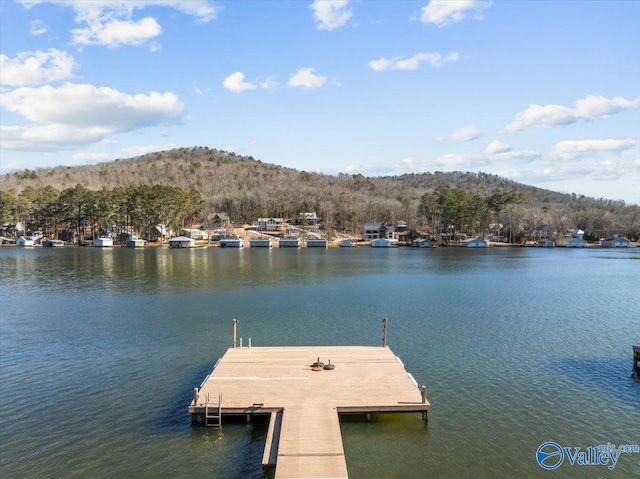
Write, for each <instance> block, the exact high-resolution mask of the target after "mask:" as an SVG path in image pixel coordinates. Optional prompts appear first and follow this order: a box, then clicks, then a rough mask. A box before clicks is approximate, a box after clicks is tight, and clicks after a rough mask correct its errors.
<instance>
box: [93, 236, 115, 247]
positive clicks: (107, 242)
mask: <svg viewBox="0 0 640 479" xmlns="http://www.w3.org/2000/svg"><path fill="white" fill-rule="evenodd" d="M93 246H95V247H96V248H111V247H112V246H113V238H96V239H94V240H93Z"/></svg>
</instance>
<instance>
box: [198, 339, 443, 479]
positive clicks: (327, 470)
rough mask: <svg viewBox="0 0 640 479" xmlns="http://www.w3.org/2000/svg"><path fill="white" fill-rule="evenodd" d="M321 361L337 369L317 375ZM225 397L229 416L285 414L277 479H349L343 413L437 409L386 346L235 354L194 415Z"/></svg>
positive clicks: (208, 384)
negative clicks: (424, 398)
mask: <svg viewBox="0 0 640 479" xmlns="http://www.w3.org/2000/svg"><path fill="white" fill-rule="evenodd" d="M318 357H319V358H320V361H323V362H324V363H327V362H328V361H329V360H331V364H334V365H335V369H334V370H331V371H327V370H322V371H312V369H311V364H312V363H314V362H315V361H316V360H317V359H318ZM219 392H222V394H223V400H222V414H223V416H224V415H225V414H269V413H276V412H280V413H281V414H282V416H281V418H280V420H281V424H280V425H279V437H278V438H268V444H267V447H269V448H272V445H271V444H272V441H274V442H275V444H276V446H277V456H276V471H275V477H276V478H277V479H298V478H302V477H305V478H325V479H329V478H336V479H338V478H340V479H346V478H347V477H348V474H347V466H346V461H345V457H344V449H343V446H342V436H341V434H340V423H339V419H338V414H339V413H366V412H412V411H416V412H428V411H429V407H430V406H429V403H428V402H424V403H423V402H422V395H421V392H420V390H419V389H418V387H417V385H416V384H415V382H414V381H413V380H412V378H410V376H409V374H408V373H407V371H406V370H405V368H404V366H403V365H402V363H401V362H400V361H399V360H398V359H397V358H396V356H395V355H394V354H393V352H392V351H391V349H389V348H388V347H381V346H309V347H300V346H297V347H252V348H231V349H229V350H227V352H226V353H225V355H224V356H223V357H222V358H221V360H220V361H219V363H218V365H217V367H216V368H215V369H214V370H213V371H212V373H211V374H210V375H209V377H208V379H207V380H206V381H205V382H204V384H203V385H202V387H201V388H200V390H199V392H198V400H197V404H194V403H193V402H192V403H191V405H190V407H189V412H191V413H192V414H198V413H202V411H203V410H204V401H205V398H206V395H207V393H209V397H210V398H215V399H214V401H215V402H217V398H218V394H219ZM274 417H275V416H274V415H273V414H272V420H273V418H274ZM275 429H278V428H272V427H270V431H274V430H275ZM276 433H277V432H276ZM271 456H272V455H270V454H267V453H266V452H265V457H267V458H269V457H271Z"/></svg>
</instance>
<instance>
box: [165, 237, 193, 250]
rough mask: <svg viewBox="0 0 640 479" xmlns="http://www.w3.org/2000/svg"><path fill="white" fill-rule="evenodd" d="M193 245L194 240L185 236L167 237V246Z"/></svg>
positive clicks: (183, 246)
mask: <svg viewBox="0 0 640 479" xmlns="http://www.w3.org/2000/svg"><path fill="white" fill-rule="evenodd" d="M195 245H196V240H194V239H193V238H187V237H186V236H176V237H175V238H170V239H169V248H193V247H194V246H195Z"/></svg>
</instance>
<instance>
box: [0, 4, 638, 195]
mask: <svg viewBox="0 0 640 479" xmlns="http://www.w3.org/2000/svg"><path fill="white" fill-rule="evenodd" d="M0 8H1V10H0V98H1V100H0V128H1V136H0V146H1V152H0V155H1V156H0V172H2V173H6V172H11V171H14V170H16V169H24V168H29V169H33V168H38V167H46V166H58V165H71V166H73V165H80V164H87V163H98V162H103V161H110V160H114V159H116V158H127V157H131V156H137V155H139V154H144V153H147V152H151V151H159V150H166V149H171V148H176V147H182V146H186V147H191V146H208V147H210V148H218V149H223V150H227V151H235V152H236V153H238V154H242V155H252V156H253V157H254V158H256V159H260V160H262V161H264V162H267V163H275V164H278V165H283V166H287V167H292V168H297V169H301V170H307V171H318V172H323V173H328V174H337V173H339V172H343V173H349V174H352V173H362V174H365V175H369V176H376V175H387V174H402V173H407V172H433V171H484V172H487V173H494V174H498V175H501V176H505V177H508V178H510V179H513V180H515V181H519V182H522V183H526V184H530V185H534V186H539V187H542V188H548V189H552V190H556V191H562V192H568V193H576V194H584V195H587V196H593V197H598V198H600V197H603V198H609V199H621V200H625V201H626V202H628V203H640V140H639V136H640V48H639V45H640V27H639V25H640V24H639V22H638V18H640V2H639V1H634V0H625V1H613V0H607V1H595V0H592V1H568V0H567V1H544V0H536V1H532V0H530V1H517V0H511V1H506V0H502V1H500V0H496V1H480V0H459V1H457V0H441V1H437V0H431V1H429V0H420V1H404V0H393V1H383V0H378V1H370V0H360V1H348V0H330V1H321V0H316V1H311V0H306V1H302V0H291V1H267V0H259V1H249V0H246V1H232V0H221V1H195V0H192V1H190V0H136V1H111V0H84V1H66V0H65V1H63V0H55V1H54V0H52V1H45V0H29V1H27V0H21V1H15V2H14V1H9V0H7V1H2V2H0Z"/></svg>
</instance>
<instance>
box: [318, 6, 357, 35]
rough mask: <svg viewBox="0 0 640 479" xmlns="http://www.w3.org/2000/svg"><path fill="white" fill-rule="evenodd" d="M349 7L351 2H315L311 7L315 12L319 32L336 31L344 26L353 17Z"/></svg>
mask: <svg viewBox="0 0 640 479" xmlns="http://www.w3.org/2000/svg"><path fill="white" fill-rule="evenodd" d="M348 7H349V0H314V2H313V3H312V4H311V5H309V8H310V9H311V10H313V18H315V19H316V22H317V24H318V30H335V29H336V28H340V27H342V26H344V25H345V24H346V23H347V22H348V21H349V19H350V18H351V17H352V16H353V12H352V11H351V9H350V8H348Z"/></svg>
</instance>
